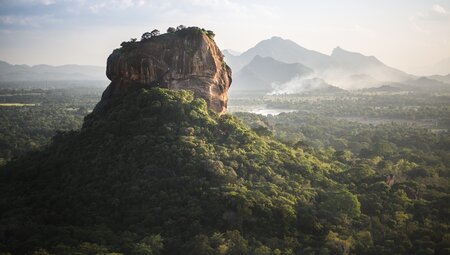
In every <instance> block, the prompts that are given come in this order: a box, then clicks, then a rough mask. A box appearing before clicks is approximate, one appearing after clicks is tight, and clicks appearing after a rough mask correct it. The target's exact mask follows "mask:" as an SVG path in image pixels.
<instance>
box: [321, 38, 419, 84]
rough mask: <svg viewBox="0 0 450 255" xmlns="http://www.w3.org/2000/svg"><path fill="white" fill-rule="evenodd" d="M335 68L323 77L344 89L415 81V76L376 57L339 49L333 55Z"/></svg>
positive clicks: (324, 72)
mask: <svg viewBox="0 0 450 255" xmlns="http://www.w3.org/2000/svg"><path fill="white" fill-rule="evenodd" d="M330 58H331V59H332V62H333V67H332V68H329V69H328V70H324V71H323V73H322V76H323V77H324V78H325V79H326V80H327V81H329V82H331V83H333V84H335V85H337V86H339V87H343V88H350V89H352V88H368V87H377V86H380V85H382V84H384V83H386V82H402V81H406V80H410V79H414V76H413V75H410V74H407V73H405V72H403V71H400V70H397V69H395V68H392V67H389V66H387V65H385V64H384V63H383V62H381V61H380V60H378V59H377V58H375V57H374V56H365V55H362V54H360V53H357V52H350V51H346V50H344V49H342V48H340V47H337V48H335V49H334V50H333V52H332V53H331V56H330Z"/></svg>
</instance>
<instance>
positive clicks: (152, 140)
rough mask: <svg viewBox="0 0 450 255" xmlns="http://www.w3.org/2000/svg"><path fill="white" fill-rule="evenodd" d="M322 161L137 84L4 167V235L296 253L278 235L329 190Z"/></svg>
mask: <svg viewBox="0 0 450 255" xmlns="http://www.w3.org/2000/svg"><path fill="white" fill-rule="evenodd" d="M321 168H322V166H320V165H318V161H317V160H316V159H314V157H313V156H311V155H308V157H306V156H305V155H304V154H303V153H302V152H301V151H296V150H293V149H291V148H288V147H286V146H285V145H283V144H281V143H279V142H277V141H275V140H273V139H272V138H270V137H269V136H264V137H260V136H258V135H257V134H256V133H255V132H253V131H252V130H250V129H248V128H246V127H245V126H244V125H243V124H242V123H241V122H240V121H239V120H238V119H237V118H235V117H233V116H230V115H224V116H220V117H219V116H218V115H217V114H216V113H213V112H209V111H208V108H207V105H206V102H205V101H204V100H203V99H197V98H194V96H193V93H192V92H188V91H171V90H167V89H160V88H152V89H139V90H135V91H131V92H130V93H128V94H126V95H124V96H123V97H117V98H115V99H113V100H112V102H111V104H110V105H108V106H107V107H106V108H105V110H104V112H102V113H101V114H100V113H98V112H94V113H92V114H90V115H88V116H87V117H86V118H85V123H84V125H83V128H82V129H81V130H80V131H73V132H68V133H59V134H58V135H57V136H55V137H54V138H53V142H52V144H50V145H49V146H48V147H47V148H46V149H45V150H43V151H42V152H38V153H35V154H30V155H28V156H26V157H25V158H24V159H23V160H20V161H13V162H11V163H9V164H7V165H6V166H5V167H4V168H3V169H1V170H0V175H1V177H0V180H1V185H0V191H1V192H2V194H4V195H3V196H2V198H1V199H0V212H1V213H0V214H1V217H0V218H1V220H0V230H1V231H4V232H1V233H0V242H3V243H6V247H8V248H7V251H12V252H14V253H23V252H28V251H30V250H33V249H35V248H36V247H43V248H45V249H46V250H48V251H49V252H50V253H55V254H68V253H70V252H71V251H72V250H76V251H80V252H81V254H89V253H90V252H91V250H98V253H107V252H120V253H124V254H159V253H161V254H179V253H182V252H183V253H184V252H185V251H192V253H194V254H195V253H197V254H198V253H200V254H201V253H206V254H208V253H210V252H212V251H214V252H215V251H217V252H221V253H222V254H246V253H247V252H246V251H248V254H250V253H252V254H253V253H255V254H267V253H270V254H276V253H279V251H281V250H285V249H291V250H299V249H301V247H300V246H299V243H297V242H290V244H289V245H288V244H287V241H286V240H284V239H285V238H287V237H290V238H291V239H292V238H295V236H297V235H298V234H299V233H302V229H297V228H295V222H296V221H297V210H296V207H297V205H298V203H306V202H307V201H312V200H314V199H316V196H317V189H320V187H322V186H328V185H330V183H331V181H330V180H328V179H327V178H325V177H323V176H322V175H321V174H320V172H321V171H322V170H321ZM312 169H317V171H316V172H314V171H312ZM313 186H314V187H315V188H312V187H313ZM29 187H33V192H32V193H29ZM19 208H21V209H20V212H19V211H16V210H18V209H19ZM13 212H15V213H13ZM14 222H21V223H20V225H18V224H15V223H14ZM38 229H39V231H38ZM5 231H6V232H5ZM5 233H8V238H7V239H3V237H4V236H5ZM21 233H24V234H21ZM211 233H216V235H215V236H211ZM220 235H223V236H224V237H223V238H224V239H223V240H224V241H223V242H221V243H219V244H218V242H219V241H218V237H219V236H220ZM55 237H57V238H56V239H55ZM145 237H149V238H145ZM206 237H207V238H206ZM219 239H220V238H219ZM226 240H229V241H226ZM317 240H320V237H319V236H318V237H316V238H313V239H311V241H309V242H308V245H311V246H316V245H318V243H316V242H317ZM211 242H212V243H211ZM24 243H26V245H19V244H24ZM233 243H235V244H233ZM64 247H66V248H64ZM69 251H70V252H69Z"/></svg>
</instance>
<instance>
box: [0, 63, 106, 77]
mask: <svg viewBox="0 0 450 255" xmlns="http://www.w3.org/2000/svg"><path fill="white" fill-rule="evenodd" d="M68 80H72V81H75V80H107V78H106V75H105V67H101V66H83V65H63V66H50V65H35V66H28V65H11V64H9V63H7V62H4V61H0V82H13V81H14V82H17V81H68Z"/></svg>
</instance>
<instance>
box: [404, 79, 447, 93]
mask: <svg viewBox="0 0 450 255" xmlns="http://www.w3.org/2000/svg"><path fill="white" fill-rule="evenodd" d="M404 84H405V85H404V86H403V87H402V88H404V89H405V90H408V91H419V92H420V91H424V92H430V91H434V92H450V84H449V83H444V82H441V81H437V80H434V79H430V78H428V77H420V78H418V79H413V80H409V81H406V82H405V83H404Z"/></svg>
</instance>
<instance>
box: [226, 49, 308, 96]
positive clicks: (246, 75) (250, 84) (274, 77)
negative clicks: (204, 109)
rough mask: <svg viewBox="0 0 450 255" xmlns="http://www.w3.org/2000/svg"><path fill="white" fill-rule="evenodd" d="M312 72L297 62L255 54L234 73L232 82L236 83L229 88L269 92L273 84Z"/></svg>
mask: <svg viewBox="0 0 450 255" xmlns="http://www.w3.org/2000/svg"><path fill="white" fill-rule="evenodd" d="M313 73H314V71H313V70H311V69H310V68H308V67H306V66H304V65H302V64H299V63H293V64H287V63H283V62H280V61H277V60H275V59H273V58H271V57H261V56H259V55H256V56H255V57H254V58H253V60H252V61H251V62H250V63H249V64H248V65H246V66H245V67H243V68H242V69H241V70H240V71H239V72H238V73H237V74H236V75H235V78H234V83H235V84H238V85H237V86H232V87H231V89H233V90H236V91H239V90H258V91H266V92H271V91H272V90H273V88H274V85H277V84H278V85H279V84H282V83H285V82H288V81H290V80H292V79H293V78H295V77H303V76H309V75H312V74H313Z"/></svg>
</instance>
